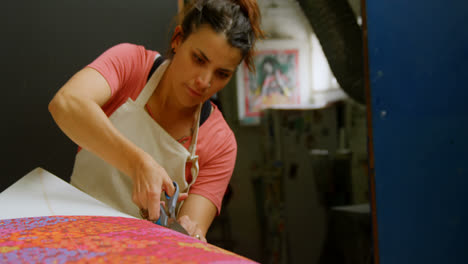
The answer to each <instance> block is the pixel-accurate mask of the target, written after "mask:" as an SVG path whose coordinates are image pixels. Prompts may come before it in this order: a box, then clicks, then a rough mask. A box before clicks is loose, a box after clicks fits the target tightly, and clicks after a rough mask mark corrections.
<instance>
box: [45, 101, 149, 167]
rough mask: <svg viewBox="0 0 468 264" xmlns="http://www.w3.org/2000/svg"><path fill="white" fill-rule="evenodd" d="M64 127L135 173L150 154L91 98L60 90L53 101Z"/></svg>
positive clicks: (54, 111) (54, 114)
mask: <svg viewBox="0 0 468 264" xmlns="http://www.w3.org/2000/svg"><path fill="white" fill-rule="evenodd" d="M49 111H50V113H51V114H52V117H53V118H54V120H55V122H56V123H57V125H58V126H59V127H60V129H61V130H62V131H63V132H64V133H65V134H66V135H67V136H68V137H69V138H70V139H71V140H72V141H74V142H75V143H76V144H78V145H79V146H81V147H82V148H84V149H86V150H89V151H91V152H92V153H94V154H96V155H97V156H99V157H101V158H102V159H103V160H105V161H107V162H108V163H110V164H112V165H113V166H115V167H116V168H117V169H119V170H120V171H122V172H124V173H125V174H127V175H129V176H131V175H133V174H134V170H135V167H136V166H139V164H140V162H141V160H144V158H145V156H146V153H144V152H143V150H141V149H139V148H138V147H137V146H135V145H134V144H133V143H132V142H130V141H129V140H128V139H126V138H125V137H124V136H123V135H122V134H121V133H120V132H119V131H118V130H117V129H116V128H115V127H114V126H113V124H112V123H111V122H110V120H109V118H108V117H107V116H106V114H105V113H104V112H103V111H102V109H101V107H100V106H99V105H98V104H97V103H96V102H94V101H92V100H90V99H87V98H78V97H77V96H74V95H71V94H67V93H65V92H59V93H57V95H56V96H55V97H54V99H53V100H52V101H51V103H50V104H49Z"/></svg>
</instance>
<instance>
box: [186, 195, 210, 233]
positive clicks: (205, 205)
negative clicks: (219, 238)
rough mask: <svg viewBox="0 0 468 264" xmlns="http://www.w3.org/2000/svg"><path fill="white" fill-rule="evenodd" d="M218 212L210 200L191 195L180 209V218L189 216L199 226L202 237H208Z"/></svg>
mask: <svg viewBox="0 0 468 264" xmlns="http://www.w3.org/2000/svg"><path fill="white" fill-rule="evenodd" d="M216 212H217V209H216V206H215V205H214V204H213V203H212V202H211V201H210V200H208V199H206V198H205V197H203V196H201V195H197V194H189V196H188V197H187V199H186V200H185V201H184V204H183V205H182V208H181V209H180V212H179V215H178V218H179V219H180V218H181V217H183V216H188V217H189V218H190V220H191V221H192V222H195V223H196V224H197V226H198V228H199V229H200V231H201V235H203V236H206V233H207V232H208V229H209V227H210V225H211V223H212V222H213V219H214V218H215V216H216Z"/></svg>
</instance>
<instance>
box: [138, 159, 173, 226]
mask: <svg viewBox="0 0 468 264" xmlns="http://www.w3.org/2000/svg"><path fill="white" fill-rule="evenodd" d="M145 154H146V153H145ZM131 178H132V180H133V191H132V200H133V202H134V203H135V204H136V205H137V206H138V207H139V208H140V210H142V211H145V210H147V212H148V220H151V221H157V220H158V219H159V212H160V211H159V210H160V209H159V208H160V206H161V205H160V199H161V192H162V191H163V190H164V191H165V192H166V194H167V195H169V196H172V195H174V192H175V188H174V185H173V183H172V179H171V178H170V177H169V175H167V172H166V170H165V169H164V168H163V167H162V166H161V165H159V164H158V163H157V162H156V161H155V160H154V159H153V158H152V157H151V156H150V155H148V154H146V155H144V157H143V159H142V162H141V164H140V165H138V166H137V167H136V168H135V170H134V173H133V175H131Z"/></svg>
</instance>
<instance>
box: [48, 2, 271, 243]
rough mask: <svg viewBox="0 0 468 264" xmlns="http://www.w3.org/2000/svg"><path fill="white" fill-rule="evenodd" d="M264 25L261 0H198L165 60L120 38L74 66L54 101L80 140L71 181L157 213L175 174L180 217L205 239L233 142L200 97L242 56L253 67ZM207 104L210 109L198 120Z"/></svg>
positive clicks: (60, 118) (60, 121)
mask: <svg viewBox="0 0 468 264" xmlns="http://www.w3.org/2000/svg"><path fill="white" fill-rule="evenodd" d="M259 23H260V13H259V10H258V6H257V3H256V1H255V0H239V1H230V0H195V1H194V2H193V3H192V4H190V5H188V6H187V8H186V9H185V10H184V12H183V19H182V23H181V25H178V26H177V27H176V28H175V30H174V34H173V36H172V39H171V42H170V45H171V52H170V53H171V54H170V55H169V59H168V60H163V59H161V56H160V54H159V53H157V52H155V51H151V50H146V49H145V48H144V47H141V46H137V45H132V44H120V45H117V46H114V47H112V48H110V49H109V50H107V51H106V52H104V53H103V54H102V55H101V56H100V57H98V58H97V59H96V60H95V61H94V62H92V63H91V64H90V65H88V66H87V67H85V68H84V69H82V70H81V71H79V72H78V73H76V74H75V75H74V76H73V77H72V78H71V79H70V80H69V81H68V82H67V83H66V84H65V85H64V86H63V87H62V88H61V89H60V90H59V91H58V92H57V94H56V95H55V97H54V98H53V99H52V101H51V102H50V104H49V111H50V112H51V114H52V116H53V118H54V120H55V122H56V123H57V125H58V126H59V127H60V128H61V129H62V130H63V132H64V133H65V134H66V135H67V136H68V137H69V138H70V139H71V140H73V141H74V142H75V143H77V144H78V145H79V146H80V147H81V149H80V150H79V152H78V154H77V156H76V160H75V165H74V168H73V174H72V177H71V183H72V184H73V185H74V186H76V187H78V188H80V189H81V190H83V191H84V192H86V193H88V194H90V195H92V196H93V197H95V198H97V199H98V200H101V201H103V202H105V203H107V204H109V205H111V206H113V207H114V208H116V209H118V210H121V211H123V212H125V213H128V214H130V215H133V216H136V217H138V216H139V215H141V212H147V214H148V218H149V219H150V220H152V221H155V220H157V219H158V218H159V206H160V197H161V194H162V191H165V192H166V193H167V194H169V195H173V193H174V185H173V183H172V182H173V181H176V182H177V183H178V185H179V187H180V191H181V192H185V194H184V195H181V200H184V202H183V203H182V204H181V205H180V206H179V213H178V217H177V218H178V221H179V223H180V224H181V225H182V226H183V227H184V228H185V229H186V230H187V231H188V233H189V234H190V235H191V236H194V237H197V238H199V239H201V240H203V241H206V239H205V235H206V232H207V230H208V228H209V226H210V225H211V222H212V221H213V219H214V217H215V216H216V215H217V214H219V212H220V210H221V201H222V197H223V194H224V192H225V190H226V187H227V184H228V182H229V180H230V177H231V175H232V171H233V168H234V163H235V157H236V152H237V145H236V141H235V138H234V135H233V133H232V131H231V130H230V128H229V127H228V125H227V124H226V122H225V121H224V119H223V117H222V115H221V113H220V112H219V110H218V109H217V108H216V106H215V105H214V104H206V103H205V104H203V103H204V102H205V101H207V100H208V99H209V98H210V97H211V96H212V95H213V94H215V93H216V92H218V91H220V90H221V89H222V88H223V87H224V86H225V85H226V84H227V83H228V82H229V80H230V79H231V78H232V76H233V75H234V72H235V70H236V68H237V66H238V65H239V64H240V63H241V61H242V60H245V62H246V63H247V64H248V66H249V68H250V69H253V64H252V53H253V48H254V43H255V40H256V38H258V37H261V36H263V35H262V32H261V30H260V27H259ZM153 66H155V67H153ZM152 68H153V69H154V68H156V69H155V70H154V73H151V70H152ZM202 105H205V106H206V105H208V111H204V112H205V113H206V112H207V113H208V117H207V119H206V120H205V121H204V122H203V123H202V126H200V123H201V122H200V113H201V112H202V108H203V109H205V108H206V107H202ZM139 212H140V213H139Z"/></svg>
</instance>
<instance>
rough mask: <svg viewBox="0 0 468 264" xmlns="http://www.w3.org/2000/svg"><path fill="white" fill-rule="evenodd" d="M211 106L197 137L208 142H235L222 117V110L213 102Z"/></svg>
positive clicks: (220, 143)
mask: <svg viewBox="0 0 468 264" xmlns="http://www.w3.org/2000/svg"><path fill="white" fill-rule="evenodd" d="M212 106H213V111H212V112H211V114H210V116H209V117H208V119H207V120H206V121H205V122H204V123H203V125H202V126H201V127H200V134H199V137H200V136H201V137H202V139H206V141H207V142H209V144H216V145H222V144H235V143H236V142H235V137H234V132H233V131H232V129H231V127H230V126H229V124H228V123H227V122H226V120H225V119H224V116H223V114H222V112H221V111H220V110H219V108H218V107H217V106H216V105H215V104H214V103H212Z"/></svg>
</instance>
